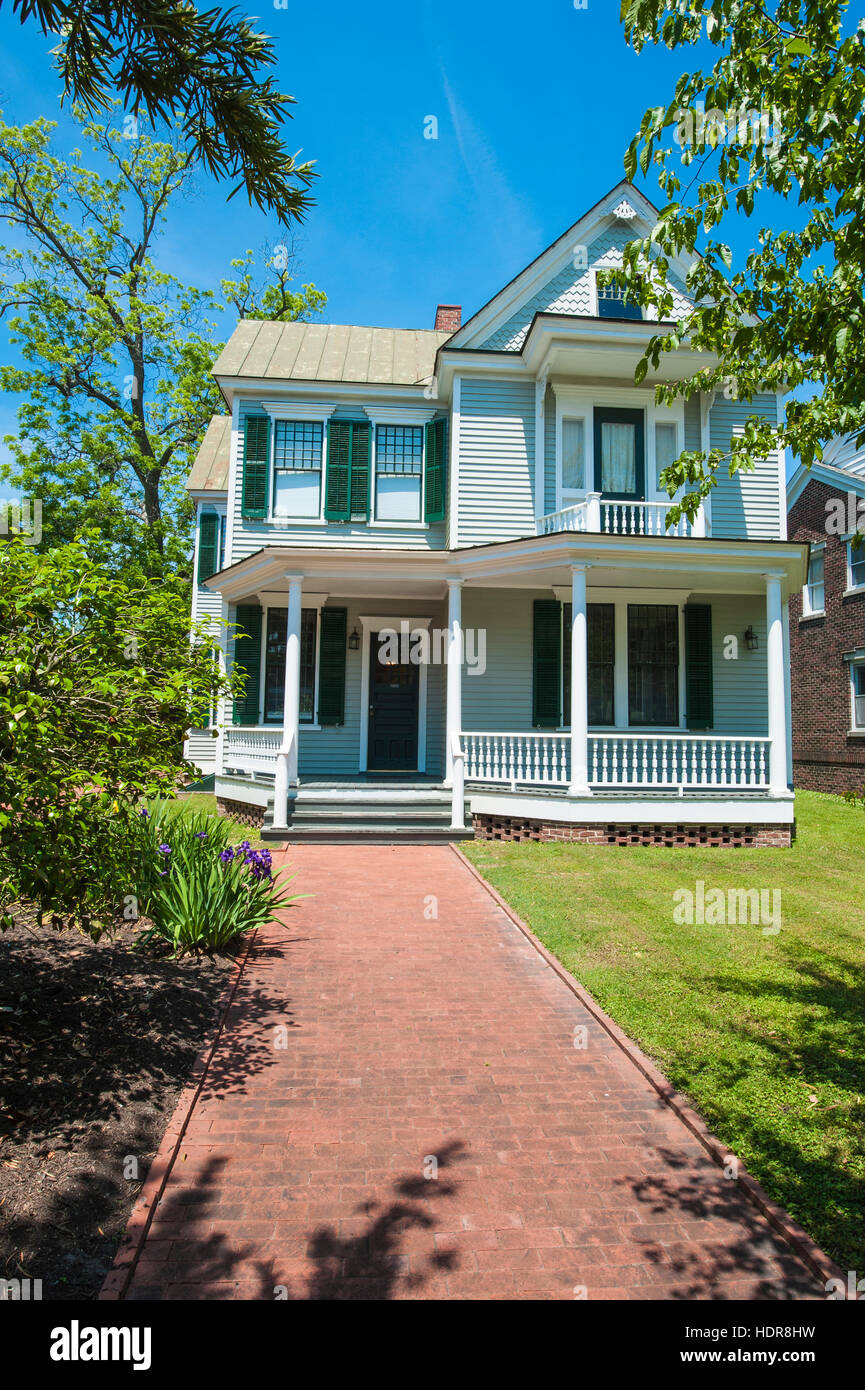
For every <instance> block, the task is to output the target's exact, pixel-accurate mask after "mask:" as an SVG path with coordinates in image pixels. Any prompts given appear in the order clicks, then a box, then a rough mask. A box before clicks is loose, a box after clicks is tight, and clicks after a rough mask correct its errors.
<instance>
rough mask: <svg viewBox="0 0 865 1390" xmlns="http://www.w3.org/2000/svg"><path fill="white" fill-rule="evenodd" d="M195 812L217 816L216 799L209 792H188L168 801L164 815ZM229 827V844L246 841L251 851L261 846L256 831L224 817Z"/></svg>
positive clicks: (191, 813) (183, 814)
mask: <svg viewBox="0 0 865 1390" xmlns="http://www.w3.org/2000/svg"><path fill="white" fill-rule="evenodd" d="M196 811H207V813H208V814H209V815H211V816H215V815H216V814H217V810H216V797H215V796H214V795H213V794H212V793H211V792H189V793H187V794H186V795H185V796H179V797H177V798H176V800H173V801H169V803H168V807H167V811H166V814H167V815H168V816H169V817H171V816H181V815H182V816H188V815H193V814H194V813H195V812H196ZM225 819H226V820H227V822H228V824H229V825H230V827H231V831H230V834H229V841H230V843H231V844H233V845H236V844H239V843H240V841H241V840H248V841H249V843H250V844H251V845H252V847H253V849H257V848H259V847H260V845H261V844H262V840H261V836H260V835H259V833H258V831H257V830H253V829H252V828H251V827H250V826H248V825H241V823H240V821H238V820H233V819H232V818H231V817H230V816H226V817H225Z"/></svg>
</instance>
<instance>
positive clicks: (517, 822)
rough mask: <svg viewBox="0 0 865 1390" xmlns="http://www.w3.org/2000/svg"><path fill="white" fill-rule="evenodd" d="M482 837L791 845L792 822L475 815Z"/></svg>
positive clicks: (588, 842) (583, 842)
mask: <svg viewBox="0 0 865 1390" xmlns="http://www.w3.org/2000/svg"><path fill="white" fill-rule="evenodd" d="M472 825H473V829H474V832H475V835H476V837H477V838H478V839H479V840H508V841H516V842H520V841H523V840H540V841H546V842H550V841H556V840H558V841H571V842H575V843H577V844H581V845H667V846H670V847H671V848H674V847H676V846H682V847H692V846H700V845H706V846H715V845H718V846H728V847H729V848H731V849H789V848H790V844H791V840H792V836H791V827H790V826H789V825H621V824H618V825H617V824H602V825H572V824H570V823H569V822H567V821H541V820H522V819H520V818H518V817H515V816H490V815H476V816H474V817H473V821H472Z"/></svg>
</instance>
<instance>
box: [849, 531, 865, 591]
mask: <svg viewBox="0 0 865 1390" xmlns="http://www.w3.org/2000/svg"><path fill="white" fill-rule="evenodd" d="M847 553H848V556H849V562H850V575H849V580H850V583H849V588H851V589H860V588H865V542H863V543H862V545H854V544H853V542H852V541H850V542H849V543H848V546H847Z"/></svg>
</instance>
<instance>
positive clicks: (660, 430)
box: [655, 420, 679, 492]
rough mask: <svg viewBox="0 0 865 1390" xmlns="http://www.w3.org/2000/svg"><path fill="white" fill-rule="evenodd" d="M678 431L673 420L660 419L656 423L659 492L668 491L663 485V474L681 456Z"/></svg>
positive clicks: (656, 460) (656, 463)
mask: <svg viewBox="0 0 865 1390" xmlns="http://www.w3.org/2000/svg"><path fill="white" fill-rule="evenodd" d="M677 433H678V432H677V430H676V426H675V424H673V423H672V422H671V421H667V420H664V421H658V423H657V424H656V425H655V487H656V489H657V491H658V492H666V491H667V489H666V488H665V487H662V486H661V474H662V473H663V471H664V469H665V468H669V466H670V464H671V463H675V461H676V459H677V458H678V457H679V444H678V439H677Z"/></svg>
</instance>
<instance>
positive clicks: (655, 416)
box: [551, 381, 685, 512]
mask: <svg viewBox="0 0 865 1390" xmlns="http://www.w3.org/2000/svg"><path fill="white" fill-rule="evenodd" d="M551 384H552V387H553V392H554V394H555V398H556V511H557V512H559V511H561V510H562V509H563V508H564V507H571V506H575V505H576V504H577V503H578V502H582V501H584V500H585V497H586V494H587V493H589V492H600V491H601V487H600V478H596V477H595V430H594V412H595V408H596V407H597V408H599V409H602V410H603V409H604V408H605V407H608V408H610V409H613V410H623V409H624V410H642V412H643V421H644V440H645V469H646V479H645V492H646V498H645V500H646V501H647V502H666V503H667V505H668V506H670V507H671V506H672V505H673V500H671V499H670V497H669V496H668V494H667V493H666V492H659V491H658V488H657V485H656V481H655V475H656V471H657V469H656V462H655V425H656V424H666V425H675V426H676V442H677V444H678V448H679V453H681V451H682V449H683V448H684V443H685V402H684V400H680V401H676V403H675V404H674V405H672V406H663V405H656V404H655V393H654V391H653V390H645V389H642V388H614V387H610V388H607V389H605V390H602V389H600V388H592V387H584V386H570V385H566V384H563V383H558V384H557V383H556V382H555V381H553V382H552V383H551ZM578 418H582V419H583V420H584V421H585V424H584V430H585V452H586V457H585V480H586V485H585V488H584V489H583V491H582V492H576V491H574V492H571V491H568V492H567V493H565V492H564V491H563V489H562V421H563V420H564V419H569V420H572V419H578Z"/></svg>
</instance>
